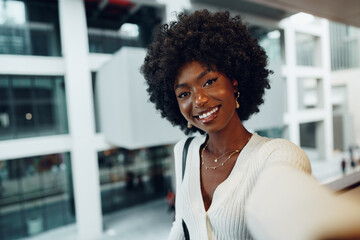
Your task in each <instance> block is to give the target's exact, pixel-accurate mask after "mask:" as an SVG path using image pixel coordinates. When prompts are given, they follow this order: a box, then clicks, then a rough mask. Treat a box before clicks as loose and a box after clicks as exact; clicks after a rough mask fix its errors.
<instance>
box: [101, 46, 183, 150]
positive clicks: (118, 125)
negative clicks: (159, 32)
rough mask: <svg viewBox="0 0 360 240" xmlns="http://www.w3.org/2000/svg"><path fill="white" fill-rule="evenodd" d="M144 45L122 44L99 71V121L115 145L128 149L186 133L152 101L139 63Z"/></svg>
mask: <svg viewBox="0 0 360 240" xmlns="http://www.w3.org/2000/svg"><path fill="white" fill-rule="evenodd" d="M144 58H145V49H143V48H133V47H123V48H121V49H120V50H119V51H118V52H117V53H115V54H114V55H113V57H112V58H111V60H109V61H108V62H106V63H105V64H104V65H103V66H102V67H101V68H100V69H99V71H98V73H97V82H96V85H97V87H96V90H97V93H98V100H99V110H100V113H99V114H100V125H101V129H102V131H103V134H104V136H105V139H106V140H107V141H108V142H109V143H110V144H112V145H115V146H119V147H124V148H128V149H136V148H142V147H150V146H158V145H164V144H171V143H176V142H177V141H178V140H180V139H181V138H183V137H184V136H185V135H184V134H183V133H182V132H181V131H180V129H179V128H178V127H173V126H172V125H171V124H170V123H169V122H168V121H167V120H165V119H163V118H161V116H160V113H159V112H157V111H156V110H155V105H154V104H153V103H150V102H149V100H148V99H149V96H148V93H147V91H146V88H147V86H146V85H145V79H144V77H143V75H142V74H140V67H141V65H142V63H143V61H144Z"/></svg>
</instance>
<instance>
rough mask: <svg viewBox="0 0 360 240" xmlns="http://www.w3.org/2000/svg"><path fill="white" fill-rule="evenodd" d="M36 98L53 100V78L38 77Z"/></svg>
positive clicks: (35, 89) (35, 88)
mask: <svg viewBox="0 0 360 240" xmlns="http://www.w3.org/2000/svg"><path fill="white" fill-rule="evenodd" d="M34 83H35V86H34V96H35V98H36V99H37V100H39V99H52V95H53V86H52V85H53V81H52V79H51V78H40V77H37V78H36V79H35V81H34Z"/></svg>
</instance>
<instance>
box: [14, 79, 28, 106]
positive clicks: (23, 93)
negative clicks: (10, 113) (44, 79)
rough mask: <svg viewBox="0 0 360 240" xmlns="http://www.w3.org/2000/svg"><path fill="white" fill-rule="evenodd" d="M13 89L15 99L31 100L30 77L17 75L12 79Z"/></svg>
mask: <svg viewBox="0 0 360 240" xmlns="http://www.w3.org/2000/svg"><path fill="white" fill-rule="evenodd" d="M12 87H13V88H12V91H13V97H14V100H16V101H17V100H26V101H30V100H31V97H32V87H31V80H30V78H26V77H17V78H14V79H13V80H12Z"/></svg>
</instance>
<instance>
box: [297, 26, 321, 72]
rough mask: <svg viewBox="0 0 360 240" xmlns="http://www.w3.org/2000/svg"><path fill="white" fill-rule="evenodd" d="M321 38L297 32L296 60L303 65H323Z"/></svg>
mask: <svg viewBox="0 0 360 240" xmlns="http://www.w3.org/2000/svg"><path fill="white" fill-rule="evenodd" d="M319 41H320V40H319V38H318V37H315V36H312V35H307V34H302V33H297V34H296V61H297V64H298V65H301V66H316V67H319V66H321V62H320V61H321V52H320V50H321V46H320V43H319Z"/></svg>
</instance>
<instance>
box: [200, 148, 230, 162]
mask: <svg viewBox="0 0 360 240" xmlns="http://www.w3.org/2000/svg"><path fill="white" fill-rule="evenodd" d="M205 148H207V144H206V146H205ZM233 151H235V150H230V151H227V152H225V153H223V154H221V155H220V156H219V157H216V156H215V154H213V153H212V152H211V151H210V150H208V152H209V153H211V155H213V156H214V157H215V159H214V162H215V163H217V162H218V160H219V159H220V158H222V157H223V156H225V154H228V153H231V152H233Z"/></svg>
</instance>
